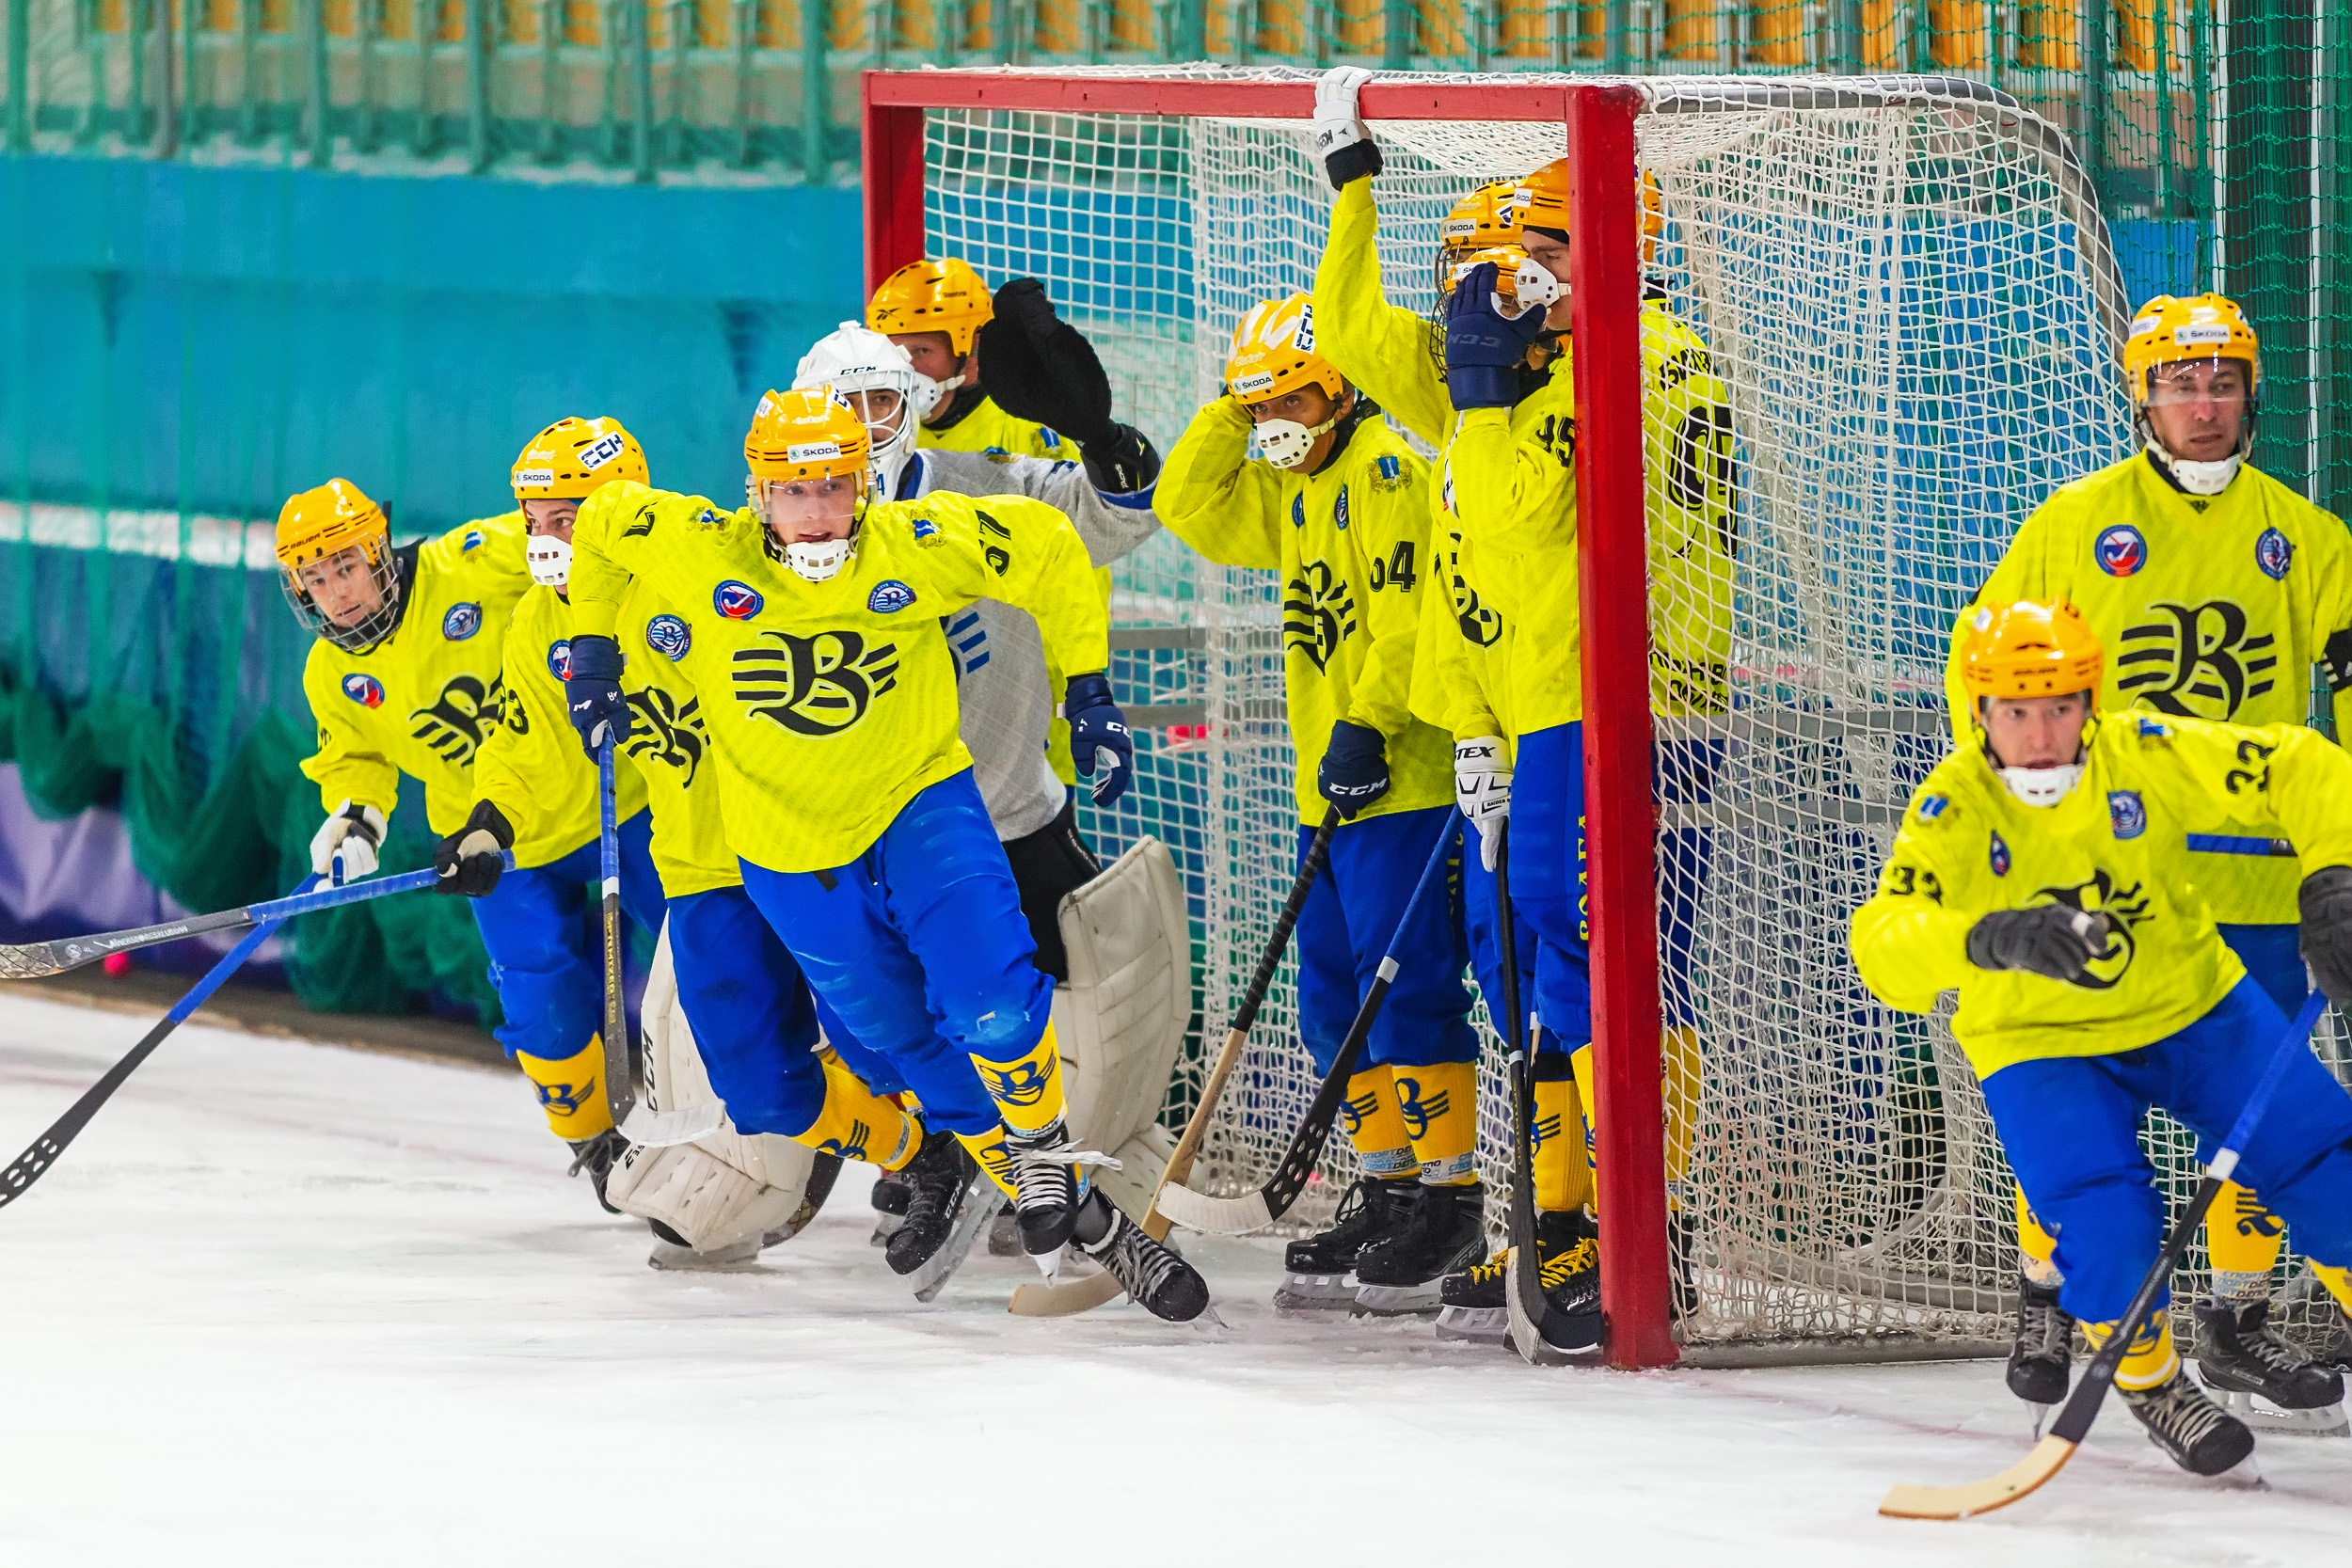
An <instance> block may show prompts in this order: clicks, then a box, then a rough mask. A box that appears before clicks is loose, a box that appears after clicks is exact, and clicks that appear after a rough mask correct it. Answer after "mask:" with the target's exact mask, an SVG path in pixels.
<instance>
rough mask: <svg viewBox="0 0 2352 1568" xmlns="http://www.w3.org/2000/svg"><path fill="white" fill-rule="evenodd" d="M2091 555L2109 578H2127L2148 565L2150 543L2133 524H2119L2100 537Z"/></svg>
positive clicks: (2092, 547)
mask: <svg viewBox="0 0 2352 1568" xmlns="http://www.w3.org/2000/svg"><path fill="white" fill-rule="evenodd" d="M2091 554H2092V555H2093V556H2095V557H2097V558H2098V562H2099V570H2101V571H2103V572H2105V573H2106V575H2107V576H2109V577H2111V578H2127V577H2130V576H2131V575H2132V574H2133V573H2135V572H2137V571H2138V570H2139V569H2140V568H2141V567H2142V566H2145V565H2147V564H2148V541H2147V540H2146V539H2145V538H2143V537H2142V536H2141V534H2140V531H2139V530H2137V529H2136V528H2134V527H2132V525H2131V524H2129V523H2118V524H2116V525H2115V526H2114V527H2113V528H2111V529H2108V530H2107V531H2106V532H2104V533H2102V534H2100V535H2099V542H2098V543H2097V544H2096V545H2093V546H2091Z"/></svg>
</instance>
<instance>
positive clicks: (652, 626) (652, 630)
mask: <svg viewBox="0 0 2352 1568" xmlns="http://www.w3.org/2000/svg"><path fill="white" fill-rule="evenodd" d="M645 645H646V646H647V647H649V648H651V649H652V650H653V651H654V652H655V653H658V654H660V655H662V656H663V657H667V658H668V659H670V660H671V661H672V662H673V663H675V662H676V661H677V660H678V659H681V658H684V657H686V650H687V649H689V648H691V647H692V646H693V645H694V628H693V627H691V626H688V625H687V624H686V623H685V622H684V621H683V620H681V619H679V618H678V617H677V616H675V615H657V616H655V617H654V618H653V619H652V620H650V621H648V622H646V623H645Z"/></svg>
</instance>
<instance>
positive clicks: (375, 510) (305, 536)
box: [278, 479, 400, 654]
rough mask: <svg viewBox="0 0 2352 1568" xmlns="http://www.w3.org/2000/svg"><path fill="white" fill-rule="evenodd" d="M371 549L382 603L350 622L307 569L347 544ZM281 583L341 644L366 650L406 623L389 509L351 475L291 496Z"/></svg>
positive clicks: (318, 628)
mask: <svg viewBox="0 0 2352 1568" xmlns="http://www.w3.org/2000/svg"><path fill="white" fill-rule="evenodd" d="M349 549H358V550H360V551H362V552H363V553H364V555H365V558H366V561H367V563H368V574H369V576H370V578H372V579H373V581H374V584H375V588H376V594H377V602H376V608H375V609H374V610H371V611H370V612H369V613H368V614H366V615H365V616H363V617H361V618H360V619H358V621H356V622H354V623H352V624H350V625H348V626H346V625H343V624H342V623H339V622H337V621H335V620H334V619H332V618H331V617H329V616H328V615H327V614H326V612H325V611H324V610H320V609H319V607H318V606H317V604H315V603H314V602H312V600H311V598H310V590H309V589H308V588H306V587H304V586H303V582H302V569H303V568H304V567H305V566H311V565H315V564H317V563H318V562H322V561H327V560H331V559H332V558H334V557H336V556H339V555H341V554H342V553H343V552H344V551H345V550H349ZM278 568H279V570H280V571H281V572H282V573H283V576H282V577H280V578H279V579H278V586H279V587H280V588H282V589H283V590H285V594H286V602H287V603H288V604H290V605H292V606H293V607H294V615H295V616H296V618H298V619H299V620H300V621H301V622H302V624H303V626H305V627H307V628H308V629H310V630H311V631H314V632H316V633H318V635H319V636H321V637H324V638H325V639H326V640H327V641H329V642H332V643H334V644H335V645H336V646H337V647H339V648H342V649H345V650H347V651H349V652H351V653H360V654H363V653H366V652H367V651H368V650H369V649H370V648H373V647H374V646H375V645H376V644H377V643H378V642H381V641H384V639H385V638H386V637H388V636H389V635H390V634H391V631H392V628H393V627H394V626H398V625H399V624H400V571H399V568H398V566H397V564H396V563H395V562H394V561H393V558H392V535H391V525H390V524H389V522H388V521H387V520H386V518H385V516H384V509H383V508H382V507H380V506H378V505H376V504H375V502H373V500H370V499H368V497H367V494H366V493H365V492H364V491H362V490H361V489H360V488H359V487H358V485H357V484H354V483H351V481H349V480H347V479H330V480H328V481H327V482H326V483H324V484H322V485H320V486H319V487H318V488H317V489H315V490H303V491H299V492H297V493H295V494H294V495H292V496H290V497H288V498H287V499H286V504H285V505H284V506H282V507H280V508H279V509H278Z"/></svg>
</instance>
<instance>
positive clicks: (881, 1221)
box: [866, 1213, 907, 1246]
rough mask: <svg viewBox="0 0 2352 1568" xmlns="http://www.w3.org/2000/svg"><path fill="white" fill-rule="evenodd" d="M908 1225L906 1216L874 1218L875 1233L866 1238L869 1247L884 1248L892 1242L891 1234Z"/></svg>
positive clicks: (896, 1215)
mask: <svg viewBox="0 0 2352 1568" xmlns="http://www.w3.org/2000/svg"><path fill="white" fill-rule="evenodd" d="M906 1223H907V1217H906V1216H905V1215H904V1214H881V1213H878V1214H876V1215H875V1216H874V1233H873V1234H872V1235H871V1236H868V1237H866V1245H867V1246H882V1245H883V1244H885V1243H888V1242H889V1240H890V1233H891V1232H892V1231H894V1230H896V1229H898V1227H900V1226H902V1225H904V1224H906Z"/></svg>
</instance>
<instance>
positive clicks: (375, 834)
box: [310, 800, 384, 882]
mask: <svg viewBox="0 0 2352 1568" xmlns="http://www.w3.org/2000/svg"><path fill="white" fill-rule="evenodd" d="M383 842H384V814H383V813H382V812H380V811H378V810H376V809H375V808H374V807H373V806H360V805H354V804H353V803H352V802H350V801H349V800H345V801H344V802H343V803H342V805H339V806H337V807H336V808H335V811H334V815H332V816H329V817H327V819H326V821H325V822H323V823H321V824H320V826H319V831H318V832H317V833H316V834H315V835H313V836H312V838H311V840H310V869H311V870H313V871H315V872H317V873H318V874H319V875H320V876H322V877H325V878H326V879H328V880H329V881H332V882H356V881H358V879H360V878H362V877H373V876H374V875H375V851H376V848H377V847H379V846H380V845H382V844H383ZM338 862H341V863H342V875H341V876H337V875H336V872H335V867H336V863H338Z"/></svg>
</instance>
